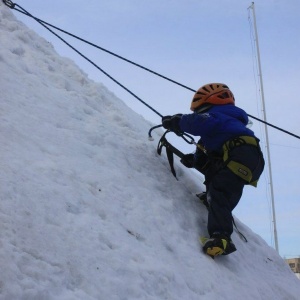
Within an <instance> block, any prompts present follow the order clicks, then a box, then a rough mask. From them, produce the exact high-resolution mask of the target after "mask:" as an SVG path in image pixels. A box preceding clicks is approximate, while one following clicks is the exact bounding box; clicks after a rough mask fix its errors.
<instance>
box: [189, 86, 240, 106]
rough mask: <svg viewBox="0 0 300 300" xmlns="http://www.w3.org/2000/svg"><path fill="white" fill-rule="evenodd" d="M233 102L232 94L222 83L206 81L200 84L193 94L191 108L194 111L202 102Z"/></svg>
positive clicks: (219, 103) (218, 103)
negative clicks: (202, 84)
mask: <svg viewBox="0 0 300 300" xmlns="http://www.w3.org/2000/svg"><path fill="white" fill-rule="evenodd" d="M207 103H209V104H216V105H222V104H229V103H230V104H234V96H233V94H232V92H231V90H230V89H229V87H228V86H227V85H226V84H224V83H208V84H206V85H204V86H202V87H201V88H200V89H199V90H198V91H197V92H196V94H195V95H194V98H193V100H192V103H191V110H192V111H194V110H196V109H197V108H199V107H200V106H202V105H203V104H207Z"/></svg>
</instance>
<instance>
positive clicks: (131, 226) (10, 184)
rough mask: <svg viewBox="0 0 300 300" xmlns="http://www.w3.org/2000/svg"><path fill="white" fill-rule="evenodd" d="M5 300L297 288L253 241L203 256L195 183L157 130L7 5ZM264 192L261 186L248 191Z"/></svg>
mask: <svg viewBox="0 0 300 300" xmlns="http://www.w3.org/2000/svg"><path fill="white" fill-rule="evenodd" d="M0 36H1V44H0V71H1V76H0V89H1V94H0V101H1V106H0V118H1V119H0V128H1V133H0V139H1V141H0V147H1V148H0V149H1V150H0V151H1V168H0V172H1V173H0V176H1V177H0V184H1V189H0V193H1V200H0V265H1V275H0V299H1V300H18V299H24V300H25V299H28V300H34V299H36V300H50V299H51V300H52V299H53V300H54V299H55V300H64V299H66V300H77V299H78V300H92V299H103V300H121V299H122V300H127V299H153V300H154V299H155V300H157V299H171V300H177V299H178V300H183V299H188V300H196V299H197V300H198V299H209V300H214V299H216V300H220V299H222V300H224V299H228V300H232V299H245V300H246V299H249V300H253V299H255V300H257V299H262V300H266V299H270V300H274V299H286V300H292V299H294V300H296V299H299V295H300V281H299V280H298V279H297V278H296V276H295V275H294V274H293V273H292V272H291V270H290V268H289V266H288V265H287V264H286V263H285V261H284V260H283V259H282V258H281V257H280V256H279V255H278V254H277V253H276V251H275V250H273V249H272V248H270V247H269V246H268V245H267V243H266V242H265V241H264V240H263V239H262V238H260V237H259V236H258V235H256V234H255V233H253V232H252V231H251V230H250V229H249V228H248V227H247V226H245V225H244V224H243V223H241V222H240V221H239V220H238V219H236V223H237V225H238V228H239V230H240V231H242V232H243V234H244V235H245V236H246V237H247V239H248V242H247V243H245V242H244V241H243V240H241V239H240V238H239V236H238V234H237V233H236V232H235V233H234V234H233V240H234V242H235V244H236V246H237V248H238V251H237V252H235V253H233V254H231V255H229V256H222V257H218V258H216V259H215V260H213V259H211V258H210V257H208V256H206V255H204V254H203V253H202V252H201V245H200V243H199V237H200V236H205V235H207V232H206V218H207V212H206V208H205V207H204V206H202V204H201V203H199V201H198V199H197V198H196V197H195V194H196V193H197V192H201V190H203V184H202V182H203V178H202V177H201V176H200V174H197V173H195V172H191V171H190V170H188V169H184V167H183V166H181V165H180V163H178V162H176V169H177V173H178V177H179V180H178V181H176V180H175V178H174V177H173V176H172V175H171V173H170V170H169V165H168V162H167V159H166V157H165V155H162V156H158V155H157V154H156V142H157V141H158V139H159V135H161V134H162V132H160V131H159V130H158V131H156V133H155V134H154V138H155V139H156V142H149V141H148V140H147V132H148V130H149V128H150V127H151V125H152V124H150V123H149V122H147V121H146V120H144V119H143V118H142V117H141V116H139V115H137V114H136V113H135V112H133V111H132V110H131V109H129V108H128V107H127V106H126V105H125V104H124V103H123V102H122V101H121V100H120V99H118V98H116V96H114V94H113V93H112V92H110V91H108V90H107V89H106V88H105V87H104V86H103V85H102V84H99V83H95V82H93V81H91V80H90V79H89V78H88V77H87V75H86V74H84V73H83V72H82V71H81V70H80V69H79V68H78V67H77V66H76V65H75V64H74V63H73V62H72V61H70V60H69V59H67V58H63V57H60V56H59V55H58V54H56V52H55V51H54V49H53V47H52V46H51V44H49V43H48V42H47V41H45V40H44V39H43V38H41V37H39V36H38V35H37V34H35V33H34V32H33V31H30V30H29V29H28V28H27V27H25V26H24V25H23V24H22V23H20V22H18V21H17V20H16V19H15V17H14V16H13V15H12V13H11V11H10V10H9V8H7V7H6V6H4V5H3V3H2V2H1V4H0ZM253 195H255V189H253Z"/></svg>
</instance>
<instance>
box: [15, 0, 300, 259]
mask: <svg viewBox="0 0 300 300" xmlns="http://www.w3.org/2000/svg"><path fill="white" fill-rule="evenodd" d="M15 3H17V4H18V5H20V6H21V7H23V8H24V9H26V10H27V11H28V12H30V13H31V14H32V15H34V16H36V17H38V18H40V19H42V20H45V21H47V22H49V23H51V24H53V25H56V26H57V27H60V28H62V29H64V30H66V31H69V32H71V33H73V34H75V35H78V36H80V37H82V38H84V39H86V40H89V41H90V42H92V43H95V44H97V45H99V46H101V47H103V48H106V49H108V50H110V51H112V52H115V53H117V54H119V55H121V56H124V57H125V58H127V59H130V60H133V61H134V62H136V63H139V64H141V65H144V66H145V67H147V68H150V69H152V70H154V71H156V72H158V73H161V74H163V75H165V76H167V77H170V78H172V79H174V80H176V81H178V82H180V83H182V84H184V85H187V86H189V87H191V88H193V89H198V88H199V87H200V86H201V85H203V84H206V83H209V82H224V83H226V84H228V85H229V86H230V88H231V90H232V91H233V93H234V95H235V98H236V104H237V106H240V107H241V108H243V109H244V110H246V111H247V112H248V113H249V114H251V115H254V116H256V117H259V118H262V117H263V115H262V106H261V99H260V94H259V80H258V71H257V66H256V62H257V57H256V52H255V47H254V38H253V15H252V10H248V7H249V6H250V5H251V3H252V2H251V1H245V0H230V1H229V0H209V1H208V0H203V1H199V0H197V1H196V0H185V1H179V0H175V1H174V0H173V1H170V0H164V1H161V0H160V1H158V0H152V1H137V0H115V1H113V0H105V1H98V0H97V1H96V0H90V1H88V2H83V1H78V0H72V1H70V0H65V1H38V0H32V1H25V0H18V1H16V2H15ZM255 11H256V18H257V27H258V35H259V45H260V54H261V62H262V75H263V82H264V92H265V103H266V114H267V121H268V122H270V123H272V124H274V125H276V126H278V127H282V128H284V129H285V130H288V131H291V132H293V133H295V134H297V135H300V118H299V113H300V101H299V87H300V58H299V53H300V34H299V32H300V2H299V0H289V1H286V0H262V1H258V2H257V3H255ZM14 14H15V15H16V16H17V17H18V19H20V20H22V22H24V23H25V24H27V25H28V26H29V27H30V28H32V29H33V30H34V31H36V32H37V33H39V34H40V35H41V36H43V37H44V38H45V39H47V40H48V41H50V42H51V43H52V44H53V45H54V46H55V48H56V49H57V51H58V52H59V53H60V54H61V55H63V56H67V57H69V58H71V59H72V60H74V61H76V63H77V64H78V65H79V66H80V67H81V68H82V69H83V70H84V71H85V72H86V73H87V74H88V75H89V76H90V78H92V79H93V80H95V81H98V82H101V83H103V84H104V85H105V86H107V87H108V88H109V89H110V90H111V91H113V92H114V93H115V94H116V95H117V96H119V97H120V98H121V99H122V100H123V101H124V102H126V103H127V104H128V105H129V106H130V107H132V108H133V109H134V110H135V111H136V112H138V113H139V114H142V115H143V116H144V117H145V118H146V119H148V120H150V121H152V122H153V123H155V124H159V123H160V117H159V116H158V115H156V114H155V113H153V112H152V111H151V110H149V109H148V108H146V107H145V106H143V105H142V104H140V103H139V102H138V101H137V100H136V99H135V98H134V97H132V96H131V95H130V94H129V93H127V92H126V91H124V90H122V89H121V88H120V87H119V86H117V85H116V84H115V83H114V82H112V81H111V80H110V79H108V78H107V77H105V75H103V74H102V73H101V72H99V71H98V70H97V69H96V68H95V67H93V66H91V65H90V64H89V63H87V62H86V61H84V59H82V58H81V57H79V56H78V54H76V53H74V52H73V51H72V50H70V49H69V48H68V47H67V46H65V45H64V44H63V43H62V42H61V41H59V40H58V39H57V38H56V37H54V36H53V35H52V34H50V33H49V32H48V31H47V30H45V29H44V28H43V27H42V26H41V25H39V24H38V23H37V22H35V21H34V20H32V19H30V18H28V17H26V16H22V14H20V13H19V12H17V11H14ZM249 15H250V19H249ZM59 34H60V35H61V36H62V37H64V38H65V39H66V40H67V41H68V42H70V43H71V44H72V45H74V46H75V47H76V48H77V49H78V50H79V51H81V52H82V53H83V54H84V55H86V56H87V57H88V58H89V59H91V60H92V61H94V62H95V63H96V64H97V65H98V66H99V67H101V68H102V69H103V70H105V71H106V72H107V73H109V74H110V75H111V76H113V77H114V78H115V79H116V80H118V81H120V82H121V83H122V84H123V85H125V86H126V87H127V88H128V89H130V90H132V92H133V93H135V94H136V95H137V96H139V97H140V98H142V99H143V100H144V101H145V102H147V103H148V104H150V105H151V106H153V107H154V109H156V110H157V111H158V112H159V113H160V114H162V115H166V114H175V113H178V112H182V113H189V112H190V111H189V107H190V102H191V98H192V96H193V92H191V91H189V90H186V89H184V88H182V87H180V86H176V85H174V84H173V83H170V82H167V81H165V80H163V79H161V78H159V77H156V76H154V75H152V74H148V73H146V72H145V71H143V70H140V69H138V68H136V67H133V66H131V65H129V64H127V63H125V62H123V61H121V60H118V59H117V58H114V57H112V56H110V55H108V54H106V53H104V52H102V51H100V50H96V49H94V48H92V47H91V46H88V45H85V44H83V43H82V42H78V41H76V40H75V39H73V38H70V37H68V36H65V35H63V34H61V33H59ZM41 97H42V95H41ZM253 121H254V125H253V127H252V129H253V130H254V131H255V132H256V134H257V136H258V137H259V138H260V139H261V140H262V145H263V148H264V149H265V147H266V144H265V139H264V134H263V131H264V128H263V127H262V126H260V124H259V122H257V121H255V120H253ZM268 130H269V131H268V132H269V139H270V152H271V167H272V175H273V188H274V195H275V197H274V200H275V206H276V220H277V229H278V238H279V250H280V254H281V255H282V256H288V257H290V256H299V255H300V238H299V228H300V217H299V214H300V199H299V198H300V197H299V196H300V185H299V183H298V181H299V166H300V163H299V158H298V154H299V152H300V151H299V150H300V141H299V140H298V139H296V138H294V137H291V136H288V135H287V134H285V133H282V132H279V131H277V130H275V129H272V128H269V129H268ZM147 142H148V141H147V133H145V143H147ZM179 146H180V147H182V149H185V150H186V151H189V150H190V151H192V150H193V149H191V148H188V147H187V146H186V145H185V144H181V143H180V144H179ZM186 151H185V152H186ZM149 159H155V157H153V158H149ZM264 173H265V174H264V175H263V176H262V178H261V181H260V183H259V187H258V188H257V189H254V188H252V187H246V188H245V192H244V196H243V198H242V200H241V201H240V204H239V206H238V208H236V210H235V211H234V214H235V215H236V217H238V218H239V219H240V220H241V221H243V222H244V223H245V224H246V225H248V226H249V227H250V228H251V229H252V230H254V231H255V232H257V233H258V234H259V235H261V236H262V237H263V238H264V239H265V240H266V241H267V242H268V243H269V244H270V245H273V232H272V229H271V225H272V215H271V204H270V203H271V197H270V195H269V194H270V193H269V185H270V184H269V179H268V176H267V175H268V174H267V173H268V172H267V168H266V171H265V172H264ZM170 176H171V175H170Z"/></svg>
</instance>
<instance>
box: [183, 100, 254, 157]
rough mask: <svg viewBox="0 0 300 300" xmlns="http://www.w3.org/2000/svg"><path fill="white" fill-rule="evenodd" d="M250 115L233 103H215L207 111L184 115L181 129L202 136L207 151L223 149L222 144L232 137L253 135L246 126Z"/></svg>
mask: <svg viewBox="0 0 300 300" xmlns="http://www.w3.org/2000/svg"><path fill="white" fill-rule="evenodd" d="M247 124H248V116H247V114H246V112H245V111H244V110H242V109H241V108H239V107H237V106H234V105H233V104H226V105H213V106H212V107H211V108H210V109H209V110H208V111H206V112H205V113H199V114H197V113H192V114H187V115H183V116H182V117H181V120H180V122H179V126H180V129H181V131H183V132H187V133H189V134H192V135H195V136H201V140H200V141H201V143H202V145H203V146H204V147H205V148H206V150H207V151H217V152H221V151H222V145H223V144H224V143H225V142H226V141H228V140H230V139H231V138H234V137H237V136H241V135H247V136H253V137H254V133H253V131H252V130H250V129H249V128H247V127H246V125H247Z"/></svg>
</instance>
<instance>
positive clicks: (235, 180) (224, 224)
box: [206, 145, 264, 236]
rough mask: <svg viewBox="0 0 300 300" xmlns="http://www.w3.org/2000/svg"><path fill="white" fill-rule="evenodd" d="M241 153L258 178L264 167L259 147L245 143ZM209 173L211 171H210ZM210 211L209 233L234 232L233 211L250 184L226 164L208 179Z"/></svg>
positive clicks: (243, 160) (245, 162)
mask: <svg viewBox="0 0 300 300" xmlns="http://www.w3.org/2000/svg"><path fill="white" fill-rule="evenodd" d="M236 151H237V152H238V153H237V155H239V154H240V155H241V157H242V159H241V160H240V161H241V163H244V164H245V165H248V167H249V168H250V169H251V171H252V172H253V174H254V178H253V179H254V180H258V179H259V177H260V175H261V173H262V171H263V169H264V159H263V155H262V153H261V151H260V148H259V147H254V146H251V145H244V146H242V147H240V148H239V149H236ZM208 173H209V172H208ZM206 181H207V183H206V187H207V200H208V203H209V211H208V224H207V229H208V233H209V235H210V236H211V235H212V234H213V233H216V232H218V233H221V234H225V235H227V236H230V235H231V234H232V232H233V223H232V211H233V209H234V208H235V207H236V206H237V204H238V202H239V201H240V199H241V197H242V194H243V189H244V186H245V185H246V184H248V183H247V182H246V181H245V180H244V179H242V178H241V177H239V176H237V175H236V174H234V173H233V172H232V171H231V170H230V169H229V168H227V167H226V166H224V167H222V168H221V169H219V170H218V171H217V172H215V173H214V174H213V175H212V176H210V178H209V179H208V180H206Z"/></svg>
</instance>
